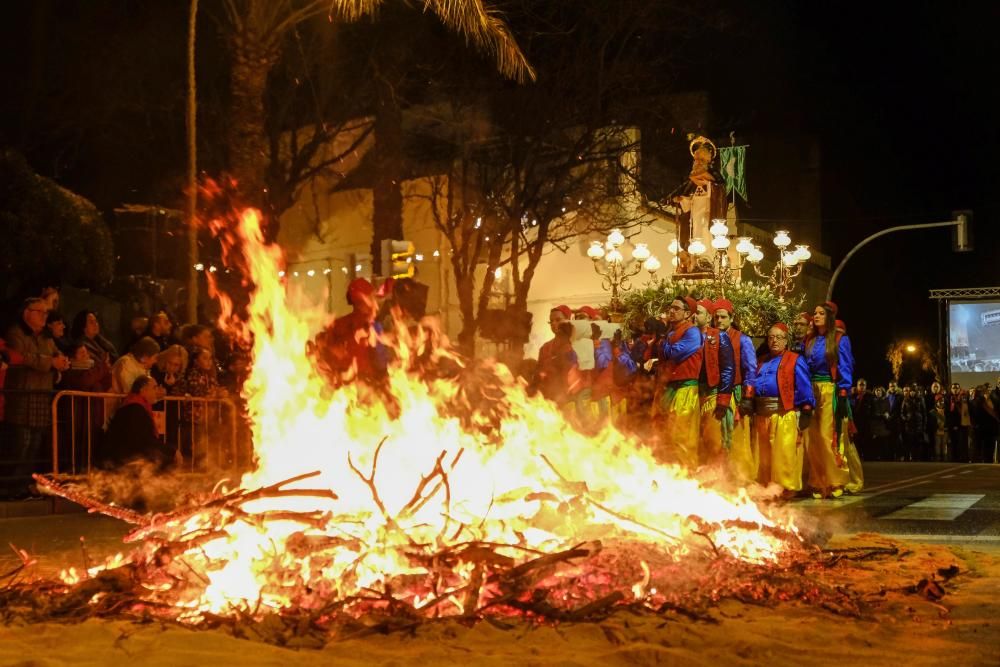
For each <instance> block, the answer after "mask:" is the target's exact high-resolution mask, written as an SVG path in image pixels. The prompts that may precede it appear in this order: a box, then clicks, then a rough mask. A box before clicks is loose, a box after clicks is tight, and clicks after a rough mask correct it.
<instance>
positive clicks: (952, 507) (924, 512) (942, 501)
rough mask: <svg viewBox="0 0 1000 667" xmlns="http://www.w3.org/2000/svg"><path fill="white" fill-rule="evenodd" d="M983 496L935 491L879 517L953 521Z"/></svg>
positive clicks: (892, 519)
mask: <svg viewBox="0 0 1000 667" xmlns="http://www.w3.org/2000/svg"><path fill="white" fill-rule="evenodd" d="M985 497H986V494H983V493H935V494H934V495H931V496H928V497H926V498H924V499H923V500H919V501H917V502H915V503H911V504H909V505H907V506H906V507H903V508H902V509H898V510H896V511H895V512H891V513H889V514H887V515H885V516H882V517H879V518H880V519H882V520H890V521H954V520H955V519H957V518H958V517H960V516H961V515H962V514H964V513H965V511H966V510H967V509H969V508H970V507H972V506H973V505H975V504H976V503H978V502H979V501H980V500H982V499H983V498H985Z"/></svg>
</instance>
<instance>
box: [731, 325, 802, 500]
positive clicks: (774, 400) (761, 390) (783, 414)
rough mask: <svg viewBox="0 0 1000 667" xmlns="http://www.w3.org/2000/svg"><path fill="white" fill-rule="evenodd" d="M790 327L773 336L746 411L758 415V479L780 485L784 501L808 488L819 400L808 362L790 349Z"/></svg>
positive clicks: (743, 409) (752, 381)
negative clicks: (806, 463) (807, 460)
mask: <svg viewBox="0 0 1000 667" xmlns="http://www.w3.org/2000/svg"><path fill="white" fill-rule="evenodd" d="M787 348H788V327H787V326H785V325H784V324H783V323H781V322H779V323H777V324H775V325H773V326H772V327H771V328H770V329H769V330H768V332H767V349H768V356H767V357H766V358H765V359H763V360H761V363H760V366H759V367H758V369H757V372H756V374H754V376H753V377H751V378H750V379H749V380H748V381H747V383H746V392H747V393H746V396H745V397H744V398H743V400H742V401H741V405H740V410H741V412H746V413H748V414H749V413H751V412H752V413H753V415H754V419H753V439H754V445H755V447H756V449H757V453H758V456H759V462H760V463H759V466H758V469H757V481H758V482H759V483H760V484H762V485H764V486H767V485H769V484H777V485H778V486H780V487H781V489H782V492H781V493H782V498H783V499H786V500H787V499H789V498H792V497H794V496H795V495H796V494H797V493H798V492H799V491H801V490H802V463H803V446H802V439H801V438H800V437H799V434H800V433H802V432H803V431H805V430H806V429H808V428H809V424H810V422H811V420H812V414H813V410H814V408H815V406H816V399H815V397H814V396H813V391H812V384H811V382H810V379H809V366H808V365H807V364H806V361H805V359H804V358H803V357H802V356H801V355H799V354H796V353H795V352H791V351H789V350H788V349H787Z"/></svg>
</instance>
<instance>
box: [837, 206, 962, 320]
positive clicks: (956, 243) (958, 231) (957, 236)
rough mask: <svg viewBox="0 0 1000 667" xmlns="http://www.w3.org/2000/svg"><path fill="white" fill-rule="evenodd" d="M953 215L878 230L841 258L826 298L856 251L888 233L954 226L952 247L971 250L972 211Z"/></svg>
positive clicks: (956, 250) (959, 250)
mask: <svg viewBox="0 0 1000 667" xmlns="http://www.w3.org/2000/svg"><path fill="white" fill-rule="evenodd" d="M952 215H953V216H955V219H954V220H949V221H947V222H927V223H923V224H919V225H899V226H898V227H889V228H888V229H883V230H882V231H880V232H876V233H874V234H872V235H871V236H869V237H868V238H866V239H864V240H863V241H861V243H859V244H857V245H856V246H854V247H853V248H851V251H850V252H848V253H847V255H845V256H844V259H842V260H840V264H838V265H837V268H836V270H834V272H833V276H831V277H830V286H829V287H828V288H827V290H826V300H827V301H832V300H833V287H834V285H836V284H837V277H838V276H840V272H841V271H843V270H844V265H845V264H847V260H849V259H850V258H851V257H853V256H854V253H856V252H857V251H859V250H861V248H863V247H865V246H866V245H868V244H869V243H870V242H872V241H874V240H875V239H877V238H879V237H880V236H885V235H886V234H891V233H893V232H902V231H907V230H910V229H933V228H935V227H954V228H955V230H954V233H953V234H952V249H953V250H954V251H955V252H969V251H970V250H972V236H971V231H972V211H955V212H954V213H952Z"/></svg>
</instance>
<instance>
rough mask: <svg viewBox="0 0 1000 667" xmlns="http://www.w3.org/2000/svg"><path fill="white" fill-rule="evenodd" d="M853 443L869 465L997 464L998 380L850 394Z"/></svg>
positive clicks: (860, 384) (861, 389)
mask: <svg viewBox="0 0 1000 667" xmlns="http://www.w3.org/2000/svg"><path fill="white" fill-rule="evenodd" d="M850 400H851V407H852V413H853V417H854V426H855V428H856V429H857V434H856V436H855V440H856V442H857V443H858V448H859V449H860V450H861V452H862V455H863V456H864V457H865V459H866V460H869V461H949V462H954V463H997V462H1000V458H998V457H1000V452H998V444H997V437H998V433H1000V381H998V383H997V384H996V385H993V384H990V383H984V384H981V385H978V386H975V387H968V388H966V387H962V386H961V385H959V384H958V383H954V384H952V385H951V386H950V387H949V388H948V389H947V391H945V388H944V387H943V386H942V385H941V384H940V383H939V382H934V383H933V384H931V385H930V386H929V387H923V386H920V385H917V384H914V385H910V386H904V387H900V386H899V385H898V384H897V383H895V382H890V383H889V384H888V386H887V387H875V388H874V389H870V388H869V387H868V383H867V381H866V380H864V379H859V380H858V381H857V384H856V385H855V386H854V389H853V390H852V392H851V399H850Z"/></svg>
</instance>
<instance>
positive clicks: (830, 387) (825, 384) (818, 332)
mask: <svg viewBox="0 0 1000 667" xmlns="http://www.w3.org/2000/svg"><path fill="white" fill-rule="evenodd" d="M836 319H837V305H836V304H835V303H833V302H832V301H827V302H825V303H821V304H819V305H818V306H816V307H815V308H814V309H813V322H812V328H811V330H810V332H809V335H808V336H806V340H805V352H804V356H805V358H806V364H807V365H808V367H809V375H810V379H811V380H812V390H813V395H814V396H815V399H816V411H815V415H816V416H815V418H814V419H813V420H812V422H811V423H810V425H809V430H808V431H807V432H806V457H807V459H808V461H809V465H808V470H809V487H810V488H811V489H812V492H813V497H814V498H828V497H831V496H832V497H834V498H839V497H840V496H842V495H843V494H844V487H845V486H846V485H847V484H848V482H849V481H850V472H849V470H848V467H847V456H846V450H847V440H848V438H849V437H850V434H849V421H850V414H851V411H850V405H849V404H848V402H847V394H848V392H849V391H850V389H851V383H852V382H853V375H854V355H853V354H852V353H851V341H850V339H849V338H848V337H847V336H846V335H843V334H838V333H837V332H836V331H835V329H834V323H835V322H836Z"/></svg>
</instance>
